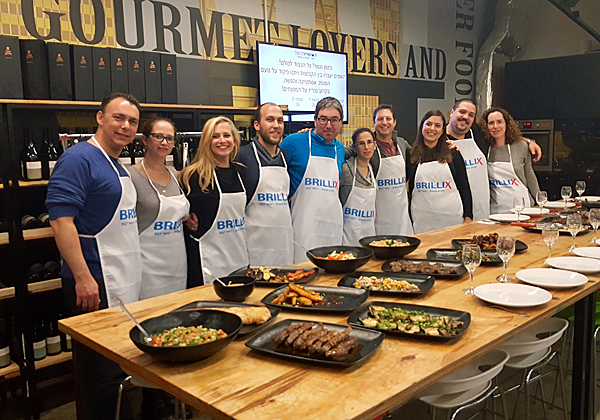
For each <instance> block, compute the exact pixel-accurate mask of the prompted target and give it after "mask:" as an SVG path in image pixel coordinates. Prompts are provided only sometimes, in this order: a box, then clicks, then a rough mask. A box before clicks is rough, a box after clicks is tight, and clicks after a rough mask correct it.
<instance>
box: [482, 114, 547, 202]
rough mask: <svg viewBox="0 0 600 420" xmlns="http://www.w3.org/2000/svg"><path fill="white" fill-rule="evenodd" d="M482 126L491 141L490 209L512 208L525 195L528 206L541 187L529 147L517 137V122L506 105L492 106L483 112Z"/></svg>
mask: <svg viewBox="0 0 600 420" xmlns="http://www.w3.org/2000/svg"><path fill="white" fill-rule="evenodd" d="M479 127H480V128H481V131H482V132H483V135H484V137H485V140H486V141H487V142H488V143H489V144H490V148H489V150H488V154H487V161H488V178H489V181H490V211H491V213H506V212H509V211H510V209H511V208H512V207H513V199H514V198H516V197H523V198H524V199H525V207H530V206H531V205H532V204H533V203H535V201H534V200H533V197H535V195H536V194H537V192H538V191H539V190H540V187H539V185H538V181H537V178H536V176H535V172H533V167H532V162H531V155H530V153H529V148H528V146H527V144H526V143H525V142H522V141H517V140H519V138H520V136H521V132H520V131H519V128H518V127H517V123H516V122H515V120H513V118H512V117H511V116H510V114H509V113H508V112H507V111H506V110H505V109H503V108H490V109H488V110H486V111H485V112H484V113H483V115H482V116H481V119H480V120H479Z"/></svg>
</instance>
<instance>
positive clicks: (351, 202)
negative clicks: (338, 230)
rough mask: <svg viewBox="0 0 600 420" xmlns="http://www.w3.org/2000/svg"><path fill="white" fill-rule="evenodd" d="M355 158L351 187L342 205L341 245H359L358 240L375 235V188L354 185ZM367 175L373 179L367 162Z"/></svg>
mask: <svg viewBox="0 0 600 420" xmlns="http://www.w3.org/2000/svg"><path fill="white" fill-rule="evenodd" d="M356 173H357V172H356V160H354V172H353V174H354V180H353V182H352V189H351V190H350V194H349V195H348V199H347V200H346V204H345V205H344V207H343V211H344V230H343V235H342V245H348V246H360V243H359V242H358V240H359V239H360V238H363V237H365V236H373V235H375V197H376V196H377V189H376V188H357V187H356ZM369 175H370V176H371V179H372V180H373V181H374V180H375V178H374V177H373V170H372V169H371V165H370V164H369Z"/></svg>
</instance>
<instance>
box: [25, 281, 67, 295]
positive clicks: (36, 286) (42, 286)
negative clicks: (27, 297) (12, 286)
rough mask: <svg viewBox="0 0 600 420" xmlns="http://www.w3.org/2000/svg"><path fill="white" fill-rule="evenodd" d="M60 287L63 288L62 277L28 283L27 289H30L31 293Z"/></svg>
mask: <svg viewBox="0 0 600 420" xmlns="http://www.w3.org/2000/svg"><path fill="white" fill-rule="evenodd" d="M60 288H62V280H61V279H50V280H44V281H40V282H37V283H31V284H28V285H27V290H29V293H41V292H49V291H50V290H56V289H60Z"/></svg>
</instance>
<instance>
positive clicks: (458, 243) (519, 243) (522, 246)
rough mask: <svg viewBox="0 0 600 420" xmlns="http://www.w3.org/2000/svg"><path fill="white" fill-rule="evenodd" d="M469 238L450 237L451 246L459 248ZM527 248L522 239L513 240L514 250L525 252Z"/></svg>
mask: <svg viewBox="0 0 600 420" xmlns="http://www.w3.org/2000/svg"><path fill="white" fill-rule="evenodd" d="M470 240H471V239H452V246H453V247H454V248H456V249H461V248H462V246H463V244H464V243H465V242H469V241H470ZM527 249H529V247H528V246H527V244H526V243H525V242H523V241H519V240H518V239H516V240H515V252H517V253H519V252H525V251H527Z"/></svg>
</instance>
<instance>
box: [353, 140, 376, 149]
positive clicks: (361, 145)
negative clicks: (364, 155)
mask: <svg viewBox="0 0 600 420" xmlns="http://www.w3.org/2000/svg"><path fill="white" fill-rule="evenodd" d="M374 144H375V142H374V141H373V140H367V142H366V143H365V142H364V141H359V142H358V143H356V145H357V146H358V147H365V146H372V145H374Z"/></svg>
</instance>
